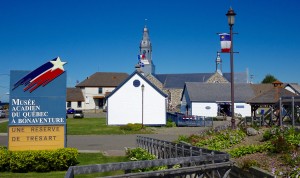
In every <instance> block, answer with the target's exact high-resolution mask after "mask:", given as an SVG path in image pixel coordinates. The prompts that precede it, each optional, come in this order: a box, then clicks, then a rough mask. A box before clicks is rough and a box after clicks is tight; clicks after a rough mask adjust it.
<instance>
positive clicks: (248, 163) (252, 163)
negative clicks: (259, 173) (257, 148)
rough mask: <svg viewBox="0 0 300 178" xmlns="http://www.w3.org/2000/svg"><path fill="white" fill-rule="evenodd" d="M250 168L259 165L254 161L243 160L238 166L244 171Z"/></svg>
mask: <svg viewBox="0 0 300 178" xmlns="http://www.w3.org/2000/svg"><path fill="white" fill-rule="evenodd" d="M252 166H259V163H258V162H257V161H256V160H254V159H244V160H243V162H242V163H241V165H240V167H241V168H242V169H244V170H245V169H246V170H247V169H249V168H251V167H252Z"/></svg>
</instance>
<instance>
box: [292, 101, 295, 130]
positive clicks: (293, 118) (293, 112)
mask: <svg viewBox="0 0 300 178" xmlns="http://www.w3.org/2000/svg"><path fill="white" fill-rule="evenodd" d="M294 114H295V98H294V97H292V125H293V127H295V116H294Z"/></svg>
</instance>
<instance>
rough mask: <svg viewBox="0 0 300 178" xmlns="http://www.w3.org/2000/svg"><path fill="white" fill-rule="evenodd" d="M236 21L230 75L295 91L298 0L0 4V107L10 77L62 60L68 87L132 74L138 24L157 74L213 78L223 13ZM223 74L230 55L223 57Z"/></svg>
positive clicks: (79, 0)
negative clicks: (99, 75) (270, 80)
mask: <svg viewBox="0 0 300 178" xmlns="http://www.w3.org/2000/svg"><path fill="white" fill-rule="evenodd" d="M230 6H232V8H233V9H234V10H235V12H236V13H237V16H236V23H235V25H234V27H233V28H234V31H235V32H237V33H238V34H237V35H235V36H234V51H238V52H239V54H235V55H234V66H235V67H234V70H235V72H242V71H246V69H247V68H248V70H249V73H250V74H252V75H254V79H253V82H254V83H259V82H261V81H262V79H263V78H264V77H265V76H266V75H267V74H272V75H274V76H275V77H276V78H278V79H279V80H281V81H282V82H295V83H300V76H299V74H300V70H299V68H300V65H299V61H300V60H299V59H300V58H299V55H300V54H299V50H300V35H299V32H300V1H299V0H288V1H283V0H271V1H270V0H231V1H230V0H209V1H208V0H206V1H204V0H184V1H183V0H180V1H179V0H177V1H176V0H152V1H143V0H126V1H125V0H86V1H83V0H69V1H63V0H48V1H46V0H42V1H40V0H35V1H32V0H26V1H23V0H13V1H9V0H2V1H1V2H0V57H1V72H0V100H2V99H4V100H7V96H6V95H5V93H6V92H8V90H9V89H8V87H9V76H7V75H6V74H9V71H10V70H34V69H36V68H37V67H39V66H40V65H42V64H43V63H45V62H47V61H49V60H51V59H53V58H55V57H57V56H60V58H61V60H62V61H66V62H68V63H67V64H66V65H65V66H64V67H65V69H66V70H67V85H68V86H69V87H73V86H75V84H76V80H79V81H82V80H84V79H85V78H86V77H87V76H90V75H91V74H93V73H95V72H97V71H100V72H126V73H128V74H131V73H132V72H133V71H134V65H135V64H136V63H137V54H138V53H139V43H140V41H141V39H142V30H143V27H144V25H145V21H144V19H148V21H147V27H148V28H149V31H150V39H151V42H152V46H153V61H154V63H155V65H156V73H198V72H203V73H204V72H214V71H215V58H216V52H217V51H219V50H220V42H219V37H218V35H217V34H216V33H218V32H228V31H229V27H228V24H227V17H226V16H225V14H226V13H227V11H228V9H229V7H230ZM221 58H222V60H223V72H229V71H230V67H229V54H221Z"/></svg>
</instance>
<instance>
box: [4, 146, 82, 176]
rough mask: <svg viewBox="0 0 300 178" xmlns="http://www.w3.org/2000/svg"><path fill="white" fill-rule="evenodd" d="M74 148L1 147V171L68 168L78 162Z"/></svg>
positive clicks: (22, 171)
mask: <svg viewBox="0 0 300 178" xmlns="http://www.w3.org/2000/svg"><path fill="white" fill-rule="evenodd" d="M77 156H78V151H77V149H74V148H62V149H57V150H41V151H8V150H7V149H0V171H11V172H20V173H24V172H48V171H62V170H67V169H68V167H69V166H74V165H76V164H78V161H77Z"/></svg>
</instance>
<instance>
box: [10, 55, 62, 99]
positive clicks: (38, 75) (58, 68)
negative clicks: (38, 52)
mask: <svg viewBox="0 0 300 178" xmlns="http://www.w3.org/2000/svg"><path fill="white" fill-rule="evenodd" d="M65 64H66V62H62V61H61V60H60V58H59V57H57V58H55V59H53V60H51V61H49V62H47V63H45V64H43V65H42V66H40V67H39V68H37V69H35V70H34V71H32V72H30V73H29V74H27V75H26V76H25V77H23V78H22V79H20V80H19V81H18V82H17V83H15V84H14V87H13V90H14V89H16V88H17V87H19V86H20V85H24V86H25V88H24V91H27V90H29V92H30V93H31V92H33V91H34V90H35V89H37V88H38V87H40V86H43V87H44V86H46V85H47V84H48V83H50V82H51V81H52V80H54V79H55V78H56V77H58V76H60V75H61V74H63V73H64V72H65V70H64V68H63V65H65Z"/></svg>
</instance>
